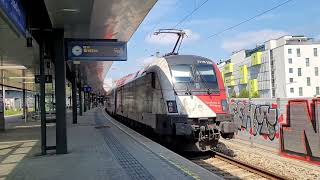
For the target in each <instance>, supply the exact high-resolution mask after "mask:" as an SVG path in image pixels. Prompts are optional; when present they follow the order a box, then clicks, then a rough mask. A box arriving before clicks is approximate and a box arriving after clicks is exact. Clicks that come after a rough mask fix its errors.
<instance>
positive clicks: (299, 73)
mask: <svg viewBox="0 0 320 180" xmlns="http://www.w3.org/2000/svg"><path fill="white" fill-rule="evenodd" d="M298 76H302V73H301V68H298Z"/></svg>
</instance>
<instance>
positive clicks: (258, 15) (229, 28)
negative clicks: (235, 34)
mask: <svg viewBox="0 0 320 180" xmlns="http://www.w3.org/2000/svg"><path fill="white" fill-rule="evenodd" d="M291 1H293V0H287V1H284V2H282V3H280V4H278V5H276V6H274V7H272V8H270V9H267V10H265V11H263V12H261V13H259V14H257V15H255V16H252V17H250V18H248V19H246V20H244V21H241V22H240V23H238V24H235V25H233V26H230V27H228V28H226V29H224V30H222V31H219V32H217V33H214V34H212V35H210V36H208V37H207V39H210V38H212V37H215V36H218V35H220V34H222V33H224V32H226V31H229V30H231V29H234V28H236V27H238V26H240V25H242V24H244V23H247V22H249V21H251V20H253V19H256V18H258V17H260V16H262V15H264V14H266V13H268V12H270V11H273V10H275V9H277V8H279V7H281V6H283V5H285V4H287V3H289V2H291Z"/></svg>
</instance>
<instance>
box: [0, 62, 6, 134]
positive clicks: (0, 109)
mask: <svg viewBox="0 0 320 180" xmlns="http://www.w3.org/2000/svg"><path fill="white" fill-rule="evenodd" d="M1 65H3V57H2V56H1ZM1 84H2V85H1V94H0V131H5V129H6V128H5V119H4V99H5V97H4V96H5V94H4V87H3V84H4V73H3V70H1Z"/></svg>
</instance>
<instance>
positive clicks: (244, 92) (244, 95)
mask: <svg viewBox="0 0 320 180" xmlns="http://www.w3.org/2000/svg"><path fill="white" fill-rule="evenodd" d="M248 97H249V91H247V89H242V90H241V91H240V93H239V96H238V98H248Z"/></svg>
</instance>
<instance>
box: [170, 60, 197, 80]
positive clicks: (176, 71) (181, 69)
mask: <svg viewBox="0 0 320 180" xmlns="http://www.w3.org/2000/svg"><path fill="white" fill-rule="evenodd" d="M171 72H172V76H173V77H174V81H175V82H190V81H191V79H192V67H191V65H187V64H179V65H172V66H171Z"/></svg>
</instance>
